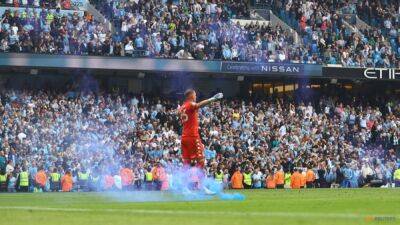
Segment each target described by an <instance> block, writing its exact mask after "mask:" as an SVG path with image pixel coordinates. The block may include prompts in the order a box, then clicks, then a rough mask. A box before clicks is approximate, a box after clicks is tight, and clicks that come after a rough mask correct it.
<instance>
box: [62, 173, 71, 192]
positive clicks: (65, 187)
mask: <svg viewBox="0 0 400 225" xmlns="http://www.w3.org/2000/svg"><path fill="white" fill-rule="evenodd" d="M72 186H73V180H72V176H71V175H69V174H65V175H64V176H63V177H62V178H61V189H62V191H63V192H70V191H71V190H72Z"/></svg>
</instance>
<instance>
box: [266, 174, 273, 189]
mask: <svg viewBox="0 0 400 225" xmlns="http://www.w3.org/2000/svg"><path fill="white" fill-rule="evenodd" d="M274 176H275V175H274V174H273V173H272V171H270V172H269V174H268V176H267V178H265V183H266V185H265V186H266V187H267V188H268V189H275V187H276V183H275V179H274Z"/></svg>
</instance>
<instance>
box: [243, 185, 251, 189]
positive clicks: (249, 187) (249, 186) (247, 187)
mask: <svg viewBox="0 0 400 225" xmlns="http://www.w3.org/2000/svg"><path fill="white" fill-rule="evenodd" d="M243 186H244V189H251V185H248V184H243Z"/></svg>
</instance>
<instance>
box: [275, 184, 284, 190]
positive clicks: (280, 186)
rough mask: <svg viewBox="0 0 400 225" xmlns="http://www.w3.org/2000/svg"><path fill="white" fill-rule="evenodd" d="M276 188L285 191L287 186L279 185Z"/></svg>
mask: <svg viewBox="0 0 400 225" xmlns="http://www.w3.org/2000/svg"><path fill="white" fill-rule="evenodd" d="M276 188H277V189H283V188H285V185H284V184H277V185H276Z"/></svg>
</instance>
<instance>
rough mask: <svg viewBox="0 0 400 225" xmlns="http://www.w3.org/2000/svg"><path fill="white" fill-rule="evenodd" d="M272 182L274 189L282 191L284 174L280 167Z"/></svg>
mask: <svg viewBox="0 0 400 225" xmlns="http://www.w3.org/2000/svg"><path fill="white" fill-rule="evenodd" d="M274 180H275V184H276V188H278V189H283V188H284V187H285V173H284V172H283V171H282V168H281V167H280V166H279V167H278V171H277V172H276V173H275V175H274Z"/></svg>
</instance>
